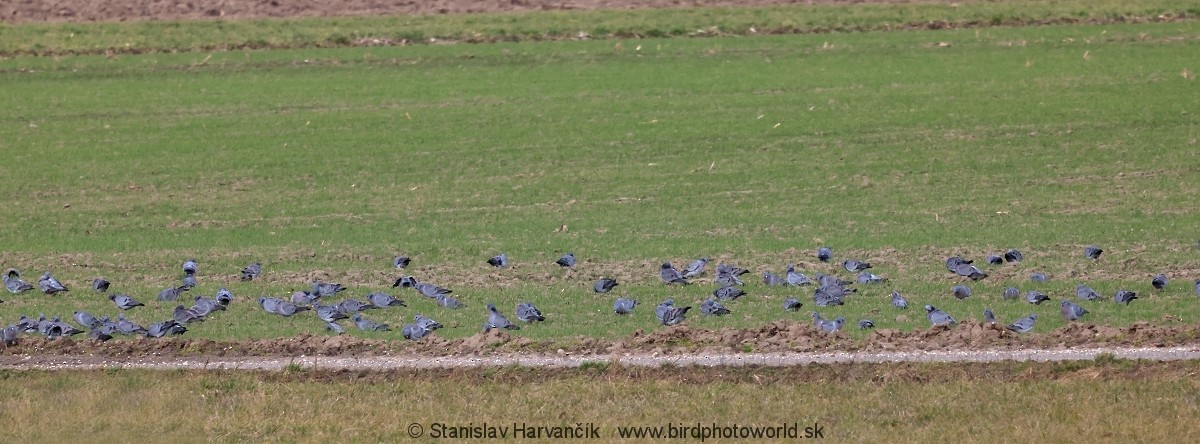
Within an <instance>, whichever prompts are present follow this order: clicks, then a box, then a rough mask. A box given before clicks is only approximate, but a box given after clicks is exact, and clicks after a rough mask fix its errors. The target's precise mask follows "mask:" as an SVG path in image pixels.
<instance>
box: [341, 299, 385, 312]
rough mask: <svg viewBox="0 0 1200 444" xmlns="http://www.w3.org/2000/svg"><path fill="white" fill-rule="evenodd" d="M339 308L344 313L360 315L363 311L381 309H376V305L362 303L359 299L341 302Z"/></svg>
mask: <svg viewBox="0 0 1200 444" xmlns="http://www.w3.org/2000/svg"><path fill="white" fill-rule="evenodd" d="M338 306H339V307H341V308H342V311H344V312H346V313H358V312H360V311H363V310H376V309H379V307H376V306H374V305H371V304H368V303H366V302H363V301H360V300H358V299H346V300H344V301H342V302H339V303H338Z"/></svg>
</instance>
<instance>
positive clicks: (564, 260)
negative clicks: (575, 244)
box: [554, 252, 575, 268]
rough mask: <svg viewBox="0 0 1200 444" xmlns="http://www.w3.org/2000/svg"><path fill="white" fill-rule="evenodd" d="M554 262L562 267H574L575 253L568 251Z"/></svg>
mask: <svg viewBox="0 0 1200 444" xmlns="http://www.w3.org/2000/svg"><path fill="white" fill-rule="evenodd" d="M554 263H556V264H558V266H560V267H563V268H575V253H571V252H568V253H567V254H564V255H563V256H562V257H560V258H558V260H556V261H554Z"/></svg>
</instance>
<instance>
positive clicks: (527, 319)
mask: <svg viewBox="0 0 1200 444" xmlns="http://www.w3.org/2000/svg"><path fill="white" fill-rule="evenodd" d="M1102 253H1103V250H1102V249H1100V248H1099V247H1096V246H1088V247H1086V248H1085V249H1084V256H1085V257H1088V258H1091V259H1099V258H1100V255H1101V254H1102ZM816 256H817V259H818V260H820V261H822V262H829V261H830V260H831V259H832V257H833V252H832V250H830V249H829V248H828V247H821V248H819V249H818V250H817V255H816ZM1022 259H1023V256H1022V254H1021V252H1020V251H1017V250H1015V249H1010V250H1008V251H1007V252H1005V253H1004V254H1002V255H1001V254H994V255H990V256H988V258H987V263H988V265H993V266H996V265H1003V264H1004V263H1006V262H1020V261H1021V260H1022ZM410 262H411V260H410V259H409V258H408V257H406V256H397V257H395V258H394V259H393V266H394V267H395V268H396V269H404V268H407V267H408V266H409V264H410ZM708 262H709V258H708V257H702V258H700V259H696V260H695V261H692V262H691V263H690V264H689V265H688V266H687V267H686V268H684V269H683V270H678V269H676V268H675V267H674V266H673V265H672V264H671V263H670V262H664V263H663V264H662V267H661V268H660V270H659V278H660V279H661V280H662V282H663V283H665V284H667V285H689V284H690V283H691V282H690V281H689V279H693V278H696V277H699V276H701V275H703V274H704V273H705V272H706V268H707V266H708ZM487 263H488V264H489V265H491V266H493V267H497V268H506V267H508V266H509V259H508V256H507V255H505V254H503V253H501V254H499V255H497V256H494V257H492V258H490V259H488V261H487ZM555 263H556V264H557V265H559V266H561V267H563V268H568V269H573V268H574V267H575V263H576V259H575V255H574V254H573V253H567V254H566V255H564V256H562V257H561V258H559V259H558V260H557V261H556V262H555ZM945 264H946V269H947V270H948V271H950V272H951V273H954V274H955V275H958V276H961V277H963V278H966V279H969V280H971V281H978V280H980V279H984V278H986V277H988V273H987V272H986V271H984V270H983V269H981V268H979V267H978V266H976V265H975V264H974V261H972V260H967V259H964V258H962V257H958V256H954V257H950V258H948V259H946V263H945ZM841 265H842V267H843V268H844V269H845V270H846V271H848V272H850V273H856V275H855V280H854V281H846V280H842V279H839V278H838V277H836V276H828V275H824V274H820V273H816V274H815V275H814V276H813V278H809V277H808V276H807V275H805V274H804V273H802V272H799V271H796V269H795V266H794V265H791V264H789V265H788V266H787V271H786V273H785V274H784V275H783V276H779V275H776V274H774V273H772V272H770V271H764V272H763V275H762V282H763V284H764V285H766V286H793V287H801V286H812V287H814V290H813V298H812V302H813V304H814V305H816V306H818V307H829V306H837V305H843V304H844V299H845V298H846V297H847V296H849V295H850V294H852V293H855V292H857V291H858V289H856V288H853V287H852V285H854V284H855V283H857V284H864V285H866V284H879V283H883V282H887V279H885V278H882V277H879V276H877V275H875V274H873V273H871V272H869V271H867V270H869V269H871V268H872V266H871V264H870V263H867V262H863V261H859V260H854V259H847V260H844V261H842V263H841ZM182 268H183V273H184V274H183V277H182V280H181V282H180V285H178V286H173V287H170V288H166V289H164V290H162V291H161V292H159V294H158V297H157V299H158V300H159V301H165V302H175V301H176V300H177V299H178V298H179V297H180V296H181V295H183V294H184V293H185V292H187V291H189V290H191V289H192V288H193V287H195V286H196V270H197V264H196V261H195V259H189V260H187V261H185V262H184V263H183V265H182ZM748 273H750V271H749V270H746V269H744V268H740V267H737V266H734V265H730V264H718V265H717V267H716V276H715V278H714V282H715V283H716V284H717V285H718V286H717V288H716V289H715V290H714V291H713V292H712V297H710V298H707V299H706V300H704V301H703V302H702V303H701V304H700V313H701V314H703V315H705V316H722V315H727V314H730V310H729V309H728V308H726V307H725V306H724V305H723V304H722V302H724V301H731V300H736V299H737V298H739V297H742V296H744V295H745V294H746V292H745V291H744V290H742V286H743V285H744V282H743V281H742V280H741V276H744V275H746V274H748ZM261 274H262V264H260V263H253V264H250V265H248V266H246V267H245V268H243V269H242V271H241V280H243V281H252V280H254V279H256V278H258V277H259V276H260V275H261ZM1030 278H1031V280H1033V281H1044V280H1046V279H1047V277H1046V276H1045V275H1044V274H1042V273H1034V274H1033V275H1031V277H1030ZM4 284H5V287H6V288H7V289H8V291H9V292H11V293H13V294H20V293H24V292H27V291H31V290H33V288H34V287H33V286H32V285H30V284H28V283H27V282H25V281H24V280H22V279H21V275H20V272H19V271H18V270H16V269H9V270H8V272H7V273H5V275H4ZM1167 284H1168V279H1167V277H1166V276H1165V275H1163V274H1159V275H1156V276H1154V277H1153V279H1152V280H1151V286H1153V287H1154V288H1156V289H1159V290H1162V289H1164V288H1166V286H1167ZM109 285H110V283H109V282H108V281H107V280H105V279H104V278H97V279H95V280H94V281H93V282H92V289H93V290H94V291H96V292H98V293H107V292H108V289H109ZM617 285H618V283H617V281H616V280H615V279H612V278H607V277H604V278H600V279H599V280H598V281H596V283H595V284H594V285H593V287H592V288H593V291H595V292H596V293H608V292H610V291H612V290H613V289H614V288H616V287H617ZM392 287H393V288H395V287H401V288H411V289H413V290H414V291H416V292H417V294H419V295H421V296H423V297H427V298H430V299H432V300H434V301H436V303H437V305H438V306H440V307H444V308H447V309H459V308H463V307H465V304H463V303H462V302H460V301H458V300H456V299H454V298H453V297H452V296H450V294H452V293H453V291H451V290H449V289H446V288H444V287H441V286H438V285H435V284H431V283H427V282H420V281H418V280H417V279H416V278H414V277H412V276H401V277H400V278H397V279H396V280H395V282H394V283H393V285H392ZM37 288H38V289H40V290H41V291H42V293H45V294H47V295H51V294H55V293H59V292H66V291H69V290H68V289H67V287H66V286H65V285H63V284H62V283H61V282H59V281H58V280H57V279H55V278H54V277H53V276H52V275H51V274H50V272H45V273H43V274H42V276H41V278H40V279H38V287H37ZM345 290H346V288H345V287H343V286H342V285H341V284H336V283H328V282H321V281H315V282H313V283H312V289H311V290H304V291H297V292H295V293H293V294H292V295H291V296H290V297H289V298H288V299H286V300H285V299H280V298H272V297H260V298H258V304H259V306H260V307H261V308H262V310H263V311H265V312H267V313H270V314H275V315H279V316H283V317H291V316H295V315H297V314H299V313H303V312H308V311H311V312H314V313H315V314H316V317H317V318H318V319H320V320H321V321H323V322H324V324H325V327H326V329H327V330H329V331H331V332H334V333H336V334H342V333H344V332H345V329H344V328H343V327H342V325H341V324H339V321H341V320H345V319H349V320H351V322H353V324H354V326H355V327H357V328H358V329H360V330H364V331H390V330H391V327H389V326H388V325H387V324H381V323H378V322H375V321H372V320H370V319H367V318H366V317H364V316H363V312H366V311H368V310H374V309H386V308H391V307H405V306H406V304H405V303H404V301H402V300H400V299H397V298H396V297H394V296H392V295H390V294H388V293H384V292H372V293H370V294H368V295H366V297H365V299H366V301H360V300H357V299H353V298H349V299H345V300H342V301H339V302H337V303H332V302H330V303H328V304H326V303H324V302H323V301H325V300H327V298H329V297H332V296H334V295H336V294H338V293H340V292H342V291H345ZM951 294H952V295H953V296H954V297H956V298H958V299H965V298H968V297H970V296H971V288H970V287H968V286H967V285H965V284H964V285H956V286H954V287H953V288H952V289H951ZM1075 294H1076V296H1077V297H1078V298H1079V299H1080V300H1083V301H1095V300H1098V299H1100V298H1101V296H1100V294H1099V293H1097V292H1096V291H1095V290H1093V289H1091V288H1089V287H1088V286H1086V285H1083V284H1080V285H1078V286H1077V287H1076V289H1075ZM1196 294H1197V295H1198V296H1200V279H1197V280H1196ZM1003 297H1004V299H1005V300H1012V299H1021V298H1024V300H1025V301H1026V302H1028V303H1030V304H1034V305H1040V304H1041V303H1043V302H1045V301H1048V300H1050V297H1049V296H1047V295H1046V294H1045V293H1042V292H1040V291H1037V290H1029V291H1028V292H1026V293H1025V294H1024V295H1023V296H1022V294H1021V292H1020V290H1018V289H1017V288H1014V287H1009V288H1006V289H1005V291H1004V295H1003ZM323 298H326V299H323ZM1137 298H1138V297H1137V294H1136V293H1135V292H1132V291H1129V290H1124V289H1123V290H1119V291H1117V292H1116V294H1115V295H1114V296H1113V300H1114V302H1116V303H1118V304H1126V305H1128V304H1129V303H1130V302H1132V301H1133V300H1136V299H1137ZM108 299H109V300H111V301H112V302H113V304H114V305H116V307H117V308H118V309H120V310H121V313H120V314H118V316H117V319H116V320H112V319H110V318H109V317H108V316H101V317H97V316H94V315H92V314H90V313H88V312H85V311H81V310H80V311H75V313H74V315H73V316H72V319H73V320H74V321H75V323H76V324H78V326H79V327H82V328H83V329H86V330H83V329H80V328H77V327H76V326H74V325H71V324H69V323H67V322H64V321H62V319H61V318H60V317H57V316H56V317H53V318H51V319H49V320H47V319H46V316H45V315H40V316H39V317H38V319H36V320H34V319H30V318H28V317H26V316H21V318H20V320H18V321H17V322H15V323H13V324H9V325H8V326H6V327H5V328H3V329H2V330H0V332H2V338H3V344H4V345H6V346H11V345H14V344H16V342H17V341H18V338H19V335H20V334H22V333H37V334H41V335H43V336H45V337H47V338H58V337H67V336H73V335H76V334H82V333H85V332H87V333H88V337H90V338H92V339H95V340H98V341H106V340H109V339H112V337H113V335H115V334H123V335H144V336H146V337H150V338H161V337H164V336H171V335H182V334H183V333H185V332H187V331H188V329H187V325H188V324H191V323H194V322H203V321H204V320H205V318H207V317H208V316H211V315H214V314H215V313H217V312H219V311H224V310H226V308H227V307H228V306H229V305H230V304H231V303H232V302H233V300H234V296H233V293H232V292H230V291H229V290H228V289H226V288H221V289H220V290H218V291H217V293H216V294H215V295H214V297H213V298H207V297H204V296H203V295H197V296H195V297H194V298H193V304H192V306H191V307H190V308H189V307H185V306H184V305H182V304H180V305H176V306H175V310H174V312H173V314H172V319H168V320H164V321H162V322H158V323H155V324H152V325H150V326H149V327H143V326H141V325H138V324H136V323H134V322H132V321H130V320H128V319H126V317H125V313H124V312H125V311H128V310H133V309H135V308H136V307H140V306H143V304H142V303H141V302H138V301H136V300H134V299H133V298H132V297H130V296H129V295H126V294H109V295H108ZM0 302H3V301H0ZM637 305H638V301H637V300H634V299H630V298H626V297H618V298H616V300H614V302H613V306H612V310H613V312H614V313H616V314H617V315H629V314H631V313H632V312H633V311H634V309H635V308H636V307H637ZM803 305H804V304H803V303H802V302H801V301H799V300H797V299H796V298H788V299H787V300H785V301H784V302H783V309H784V310H788V311H798V310H799V309H800V308H801V307H803ZM891 305H892V306H893V307H895V308H897V309H907V308H908V301H907V300H905V298H904V296H903V295H901V294H900V293H899V292H896V291H893V292H892V293H891ZM1059 305H1060V313H1061V314H1062V316H1063V318H1064V319H1066V320H1068V321H1075V320H1078V319H1080V318H1081V317H1083V316H1084V315H1086V314H1088V311H1087V310H1086V309H1084V308H1083V307H1081V306H1079V305H1078V304H1076V303H1074V302H1072V301H1069V300H1062V301H1060V302H1059ZM691 308H692V307H690V306H684V307H677V306H676V305H675V301H674V300H673V299H667V300H665V301H663V302H662V303H660V304H658V307H657V308H656V309H655V317H656V318H657V320H658V321H659V323H661V324H662V325H666V326H670V325H676V324H680V323H682V322H684V320H685V319H686V316H687V313H688V311H689V310H691ZM487 309H488V313H487V320H486V321H485V322H484V323H483V331H484V332H488V331H490V330H492V329H505V330H519V329H520V328H521V327H520V326H519V325H517V324H515V323H513V322H511V321H509V319H508V317H506V316H505V315H504V314H502V313H501V312H500V311H499V309H497V308H496V306H495V305H494V304H490V303H489V304H487ZM924 309H925V312H926V316H927V318H928V320H929V323H930V324H931V325H934V326H939V325H946V326H949V325H954V324H957V321H956V320H955V319H954V317H953V316H951V315H949V314H947V313H946V312H944V311H942V310H940V309H938V308H937V307H934V306H932V305H925V307H924ZM514 315H515V316H516V318H517V319H518V320H520V321H521V322H524V323H526V324H531V323H536V322H541V321H544V320H545V319H546V318H545V317H544V316H543V315H542V313H541V311H540V310H538V308H537V307H536V306H534V305H533V304H531V303H528V302H521V303H519V304H517V306H516V310H515V312H514ZM811 315H812V319H813V325H814V327H816V328H817V329H819V330H821V331H824V332H827V333H833V332H837V331H839V330H841V329H842V327H843V325H844V324H845V321H846V319H845V318H844V317H838V318H837V319H832V320H829V319H823V318H822V317H821V315H820V313H818V312H816V311H814V312H812V313H811ZM983 315H984V319H985V320H986V322H989V323H996V322H997V321H996V318H995V316H994V315H993V313H992V311H991V309H984V311H983ZM1037 319H1038V315H1037V314H1036V313H1033V314H1030V315H1029V316H1026V317H1024V318H1021V319H1019V320H1017V321H1015V322H1013V323H1011V324H1008V325H1007V328H1008V329H1009V330H1011V331H1014V332H1017V333H1028V332H1030V331H1032V330H1033V328H1034V324H1035V323H1036V321H1037ZM874 326H875V325H874V322H873V321H871V320H869V319H861V320H859V321H858V327H859V328H860V329H868V328H873V327H874ZM442 327H443V325H442V324H441V323H439V322H437V321H435V320H433V319H430V318H428V317H426V316H424V315H422V314H416V315H414V316H413V322H412V323H410V324H406V325H404V326H403V327H402V328H401V332H402V335H403V337H404V338H405V339H410V340H417V339H421V338H423V337H425V336H426V335H428V334H429V333H430V332H432V331H434V330H437V329H439V328H442Z"/></svg>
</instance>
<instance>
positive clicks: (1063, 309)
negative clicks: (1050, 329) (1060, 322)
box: [1059, 300, 1088, 321]
mask: <svg viewBox="0 0 1200 444" xmlns="http://www.w3.org/2000/svg"><path fill="white" fill-rule="evenodd" d="M1059 312H1060V313H1062V316H1063V319H1066V320H1068V321H1074V320H1076V319H1079V318H1080V317H1082V316H1083V315H1085V314H1088V311H1087V310H1084V309H1083V307H1080V306H1078V305H1075V303H1074V302H1071V301H1068V300H1063V301H1062V302H1060V303H1059Z"/></svg>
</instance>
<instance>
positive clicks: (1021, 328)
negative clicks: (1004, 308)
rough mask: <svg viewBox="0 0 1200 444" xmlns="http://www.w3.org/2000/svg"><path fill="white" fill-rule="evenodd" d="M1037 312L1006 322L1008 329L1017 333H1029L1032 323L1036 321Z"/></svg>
mask: <svg viewBox="0 0 1200 444" xmlns="http://www.w3.org/2000/svg"><path fill="white" fill-rule="evenodd" d="M1037 318H1038V315H1037V313H1031V314H1030V315H1029V316H1026V317H1023V318H1021V319H1017V322H1013V323H1011V324H1008V329H1009V330H1012V331H1014V332H1017V333H1019V334H1025V333H1029V332H1030V331H1031V330H1033V323H1034V322H1036V321H1037Z"/></svg>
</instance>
